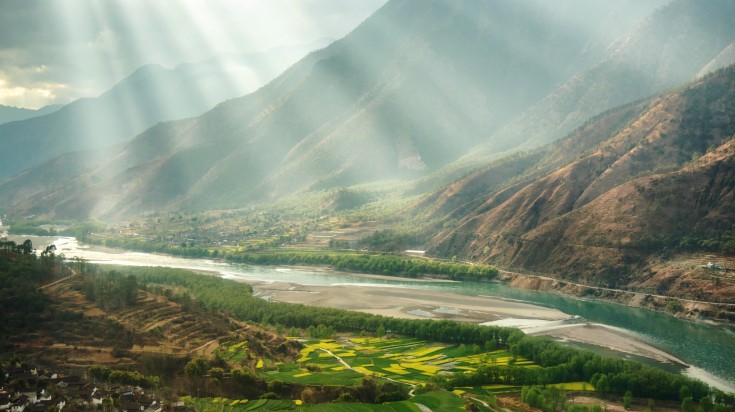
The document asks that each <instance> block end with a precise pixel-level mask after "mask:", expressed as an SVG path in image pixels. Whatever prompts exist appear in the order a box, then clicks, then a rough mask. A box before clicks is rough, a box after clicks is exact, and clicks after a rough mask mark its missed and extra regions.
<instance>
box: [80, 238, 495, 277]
mask: <svg viewBox="0 0 735 412" xmlns="http://www.w3.org/2000/svg"><path fill="white" fill-rule="evenodd" d="M86 242H89V243H95V244H103V245H105V246H107V247H114V248H122V249H130V250H140V251H143V252H155V253H168V254H173V255H178V256H187V257H213V258H222V259H225V260H228V261H231V262H238V263H249V264H255V265H328V266H332V267H333V268H335V269H339V270H344V271H354V272H362V273H375V274H381V275H388V276H408V277H418V276H422V275H436V276H442V277H446V278H449V279H452V280H478V281H484V280H492V279H495V278H496V277H497V276H498V273H499V272H498V269H497V268H495V267H493V266H490V265H481V264H477V265H472V264H466V263H459V262H445V261H440V260H433V259H415V258H409V257H406V256H400V255H393V254H373V253H358V252H329V251H324V252H322V251H298V250H287V249H283V250H281V249H269V250H265V251H260V252H247V251H245V250H239V249H229V250H220V249H208V248H200V247H182V246H180V245H167V244H165V243H160V242H144V241H140V240H135V239H106V240H104V241H102V240H95V239H90V238H89V237H87V238H86Z"/></svg>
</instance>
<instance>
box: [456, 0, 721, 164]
mask: <svg viewBox="0 0 735 412" xmlns="http://www.w3.org/2000/svg"><path fill="white" fill-rule="evenodd" d="M733 19H735V3H733V2H731V1H729V0H715V1H708V2H706V3H702V2H700V1H696V0H675V1H672V2H671V3H669V4H668V5H666V6H665V7H662V8H660V9H659V10H657V11H656V12H655V13H653V14H652V15H651V16H650V17H649V18H648V19H646V20H645V21H644V22H642V23H641V24H640V25H639V26H638V27H637V28H636V29H635V30H633V31H632V32H630V33H629V34H628V35H627V36H625V37H623V38H622V39H621V40H619V41H618V42H617V43H616V44H614V45H613V47H612V48H611V50H610V53H609V55H608V56H607V57H605V58H604V59H602V61H600V62H599V63H598V64H596V65H595V66H593V67H591V68H589V69H587V70H583V71H580V72H579V73H578V74H576V75H575V76H573V77H572V78H570V79H569V80H568V81H565V82H564V83H563V84H561V85H559V86H558V87H557V88H556V89H555V90H554V91H552V92H551V93H549V95H547V96H546V97H544V99H543V100H541V101H540V102H538V103H537V104H535V105H533V106H531V107H530V108H528V109H527V110H525V111H524V112H523V113H522V114H521V115H520V116H518V117H517V118H516V119H514V120H513V121H511V122H509V123H508V124H507V125H505V126H504V127H503V128H502V129H500V130H499V131H498V132H497V133H495V134H493V135H492V136H491V137H490V138H489V139H488V142H486V143H485V144H484V145H483V146H482V147H481V148H479V149H477V150H475V151H474V153H473V154H472V156H470V159H471V158H474V157H478V158H484V157H487V156H488V155H490V156H492V154H493V153H496V152H497V151H500V150H510V149H517V148H521V149H530V148H534V147H538V146H540V145H543V144H546V143H548V142H551V141H554V140H556V139H558V138H561V137H563V136H565V135H567V134H568V133H569V132H571V131H572V130H574V129H575V128H577V127H578V126H579V125H580V124H582V123H583V122H584V121H586V120H587V119H589V118H590V117H592V116H595V115H597V114H599V113H602V112H604V111H606V110H608V109H610V108H612V107H616V106H619V105H622V104H626V103H629V102H632V101H635V100H638V99H641V98H647V97H649V96H651V95H654V94H658V93H661V92H663V91H665V90H667V89H669V88H672V87H675V86H678V85H680V84H682V83H685V82H688V81H691V80H694V79H695V78H696V77H697V76H702V75H703V74H705V73H707V72H709V71H712V70H715V69H718V68H721V67H723V66H724V65H725V63H726V62H727V61H728V59H731V57H730V55H731V54H732V52H731V51H730V52H728V50H729V49H732V47H730V45H731V44H732V43H733V41H735V25H733V24H732V21H733ZM465 161H466V159H465Z"/></svg>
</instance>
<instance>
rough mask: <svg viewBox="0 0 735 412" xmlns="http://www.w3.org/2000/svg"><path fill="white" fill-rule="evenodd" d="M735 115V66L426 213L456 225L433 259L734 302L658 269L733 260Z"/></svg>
mask: <svg viewBox="0 0 735 412" xmlns="http://www.w3.org/2000/svg"><path fill="white" fill-rule="evenodd" d="M733 114H735V66H730V67H728V68H726V69H721V70H719V71H717V72H715V73H713V74H710V75H708V76H705V77H704V78H702V79H701V80H698V81H696V82H694V83H692V84H690V85H688V86H687V87H685V88H682V89H680V90H678V91H676V92H672V93H669V94H665V95H662V96H659V97H655V98H653V99H650V100H645V101H641V102H638V103H635V104H630V105H627V106H623V107H620V108H617V109H615V110H612V111H611V112H609V113H606V114H604V115H601V116H599V117H597V118H595V119H593V120H591V121H590V122H588V123H587V124H586V125H584V126H583V127H581V128H579V129H577V130H576V131H575V132H574V133H572V134H571V135H570V136H569V137H567V138H565V139H563V140H562V141H560V142H558V143H555V144H552V145H551V146H548V147H545V148H543V149H541V150H536V151H533V152H531V153H530V154H527V155H524V156H516V157H513V158H509V159H504V160H501V161H498V162H497V163H495V164H492V165H490V166H488V167H486V168H484V169H481V170H479V171H477V172H475V173H473V174H471V175H469V176H468V177H466V178H464V179H460V180H459V181H457V182H455V183H453V184H452V185H450V186H448V187H446V188H445V189H444V190H443V191H440V192H437V193H435V194H433V195H432V197H430V198H427V199H425V200H424V202H423V204H422V206H421V207H420V210H422V211H423V212H424V213H427V215H428V217H432V218H436V217H441V218H440V219H439V221H440V222H443V223H446V222H449V223H450V224H447V225H445V226H447V229H445V230H442V231H440V233H439V234H438V235H436V236H435V237H434V238H433V239H432V240H431V242H430V248H429V250H431V251H432V252H434V253H435V254H439V255H445V256H451V255H459V256H463V257H467V258H471V259H473V260H477V261H487V262H493V263H496V264H499V265H501V266H503V267H506V268H518V269H522V270H526V271H535V272H546V273H554V274H556V275H558V276H561V277H564V278H567V279H570V280H573V281H579V282H583V283H586V284H602V285H606V286H609V287H619V286H622V285H625V286H628V287H630V286H639V287H642V288H647V289H649V290H655V291H656V292H660V293H669V292H671V290H669V289H672V290H679V291H682V290H687V293H689V294H690V295H691V296H694V297H697V298H704V297H706V298H708V299H713V298H714V299H716V298H718V296H719V295H729V296H732V294H733V293H734V292H735V290H733V289H732V287H726V286H724V285H721V286H720V287H717V288H715V287H713V286H714V285H712V284H711V283H712V282H714V280H715V279H714V278H712V279H708V280H709V282H702V281H700V282H697V284H698V285H699V286H697V287H696V288H695V287H692V286H690V287H688V288H685V287H683V285H684V284H687V282H691V283H692V284H694V282H692V280H693V278H696V277H700V276H701V273H697V271H696V270H691V269H692V268H682V269H683V270H679V271H676V270H674V271H671V270H667V271H663V270H661V271H659V272H661V273H657V271H656V270H655V267H656V266H657V265H662V264H665V261H666V260H667V258H668V256H669V255H670V254H673V253H676V252H690V251H704V252H710V253H714V254H718V253H725V254H730V253H735V230H734V229H735V209H733V205H734V204H735V116H733ZM506 170H507V171H510V173H508V174H507V175H504V174H503V171H506ZM502 179H506V180H502ZM499 180H500V181H499ZM642 274H643V275H642Z"/></svg>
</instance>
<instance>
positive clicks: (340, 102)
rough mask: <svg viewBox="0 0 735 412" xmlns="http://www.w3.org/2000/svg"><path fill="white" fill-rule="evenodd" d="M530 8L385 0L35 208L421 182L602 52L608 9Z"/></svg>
mask: <svg viewBox="0 0 735 412" xmlns="http://www.w3.org/2000/svg"><path fill="white" fill-rule="evenodd" d="M572 3H574V2H572V1H565V2H561V3H560V4H572ZM539 4H540V3H539V2H536V1H528V2H517V1H509V0H493V1H466V2H431V3H428V4H427V3H426V2H423V1H417V0H393V1H391V2H389V3H387V4H386V5H385V6H383V7H382V8H381V9H380V10H378V11H377V12H376V13H374V15H373V16H371V17H370V18H369V19H367V20H366V21H365V22H364V23H363V24H361V25H360V26H359V27H357V28H356V29H355V30H354V31H353V32H352V33H350V34H349V35H348V36H346V37H345V38H343V39H342V40H339V41H337V42H335V43H333V44H332V45H330V46H329V47H328V48H326V49H324V50H320V51H318V52H315V53H312V54H311V55H309V56H307V57H306V58H304V59H302V60H301V61H300V62H299V63H297V64H296V65H294V66H293V67H291V68H290V69H289V70H288V71H286V72H285V73H284V74H283V75H282V76H280V77H279V78H277V79H275V80H274V81H272V82H271V83H269V84H268V85H267V86H265V87H263V88H262V89H260V90H258V91H257V92H255V93H253V94H251V95H248V96H245V97H242V98H238V99H234V100H231V101H228V102H225V103H223V104H220V105H219V106H217V107H216V108H214V109H213V110H211V111H209V112H207V113H205V114H203V115H202V116H199V117H197V118H194V119H186V120H181V121H178V122H169V123H164V124H160V125H157V126H155V127H153V128H151V129H149V130H147V131H146V132H144V133H142V134H140V135H139V136H137V137H136V138H135V139H134V140H133V141H132V142H130V144H128V145H127V146H126V147H125V148H124V149H123V150H122V151H120V152H118V153H115V154H113V155H112V156H111V157H110V160H109V161H108V162H107V163H105V164H104V165H102V166H100V167H97V168H94V170H90V171H89V173H88V174H86V175H85V176H83V177H82V178H80V179H78V180H77V182H75V183H74V184H73V185H74V189H73V190H72V189H65V188H64V187H54V188H52V190H53V191H54V193H53V194H51V193H45V194H44V195H43V197H42V198H40V197H39V198H36V199H31V200H32V201H31V203H33V202H36V207H38V208H47V209H48V208H49V205H52V206H51V207H55V208H56V210H55V212H56V213H57V214H59V215H65V216H77V217H78V216H94V217H106V218H110V217H114V216H122V215H126V214H127V215H129V214H134V213H139V212H141V211H146V210H156V209H160V208H165V207H171V206H172V205H173V206H177V207H184V208H197V209H204V208H209V207H216V208H223V207H242V206H243V205H244V204H249V203H250V204H252V203H256V202H266V201H270V200H272V199H276V198H279V197H280V196H284V195H289V194H292V193H298V192H300V191H305V190H315V189H322V188H328V187H334V186H345V185H351V184H357V183H361V182H367V181H374V180H379V179H385V178H414V177H416V176H422V175H425V174H427V173H430V172H431V171H434V170H437V169H438V168H440V167H442V166H443V165H445V164H447V163H448V162H451V161H453V160H455V159H457V158H459V157H460V156H462V155H463V154H465V153H466V152H467V151H468V150H470V149H471V148H473V147H475V146H476V145H477V144H478V143H480V142H482V141H484V140H485V139H486V137H487V135H488V133H491V132H493V131H494V130H497V129H498V128H499V127H501V126H502V125H503V124H505V123H506V122H508V121H509V120H510V119H512V118H513V117H515V116H517V115H518V114H520V113H521V112H522V111H523V110H524V109H525V108H527V107H528V106H529V105H531V104H533V103H535V102H537V101H539V100H540V99H542V98H543V97H544V96H546V95H547V94H548V93H549V92H551V91H552V90H553V89H554V87H555V85H557V84H559V83H560V82H563V81H565V80H566V79H567V78H569V77H570V76H572V75H573V73H575V72H576V71H577V70H579V68H580V67H587V66H589V65H590V64H592V62H594V61H595V60H596V59H598V58H599V57H600V55H601V54H603V53H604V50H599V48H597V47H590V44H599V42H600V41H604V40H603V39H605V38H607V37H606V35H603V34H602V32H601V29H600V26H605V25H604V24H599V25H598V24H595V23H601V22H603V21H608V19H609V14H607V13H604V12H602V11H600V12H598V13H597V14H595V16H596V17H594V18H591V19H590V21H587V22H585V23H586V24H585V25H580V24H578V19H575V20H573V21H572V20H569V18H568V17H564V16H566V15H565V14H563V13H561V12H560V11H559V10H556V9H545V8H544V7H541V6H540V5H539ZM606 4H607V2H605V3H602V4H601V5H600V7H603V9H604V7H609V9H608V10H620V6H619V5H609V6H606ZM603 11H604V10H603ZM550 16H552V17H550ZM576 17H578V16H576ZM639 18H642V17H639ZM595 19H597V20H595ZM608 26H609V25H608ZM608 36H609V35H608ZM41 199H44V200H43V201H41Z"/></svg>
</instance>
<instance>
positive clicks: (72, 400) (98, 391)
mask: <svg viewBox="0 0 735 412" xmlns="http://www.w3.org/2000/svg"><path fill="white" fill-rule="evenodd" d="M85 375H86V374H85ZM0 382H4V383H3V385H1V386H0V411H9V412H48V411H59V412H61V411H77V412H84V411H105V412H133V411H144V412H164V411H176V412H189V411H191V408H187V407H186V406H184V403H183V402H178V401H176V400H172V401H167V402H164V401H162V400H161V398H160V396H159V394H156V393H153V392H149V391H148V390H144V389H143V388H141V387H139V386H132V385H122V384H109V385H108V384H103V383H100V382H96V381H95V380H92V381H90V380H89V379H88V378H87V377H86V376H77V375H62V374H60V373H55V372H53V371H48V370H43V369H41V368H38V367H30V366H27V365H23V364H20V363H18V362H15V363H13V364H11V365H10V366H6V367H5V370H4V371H3V370H2V369H0Z"/></svg>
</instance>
